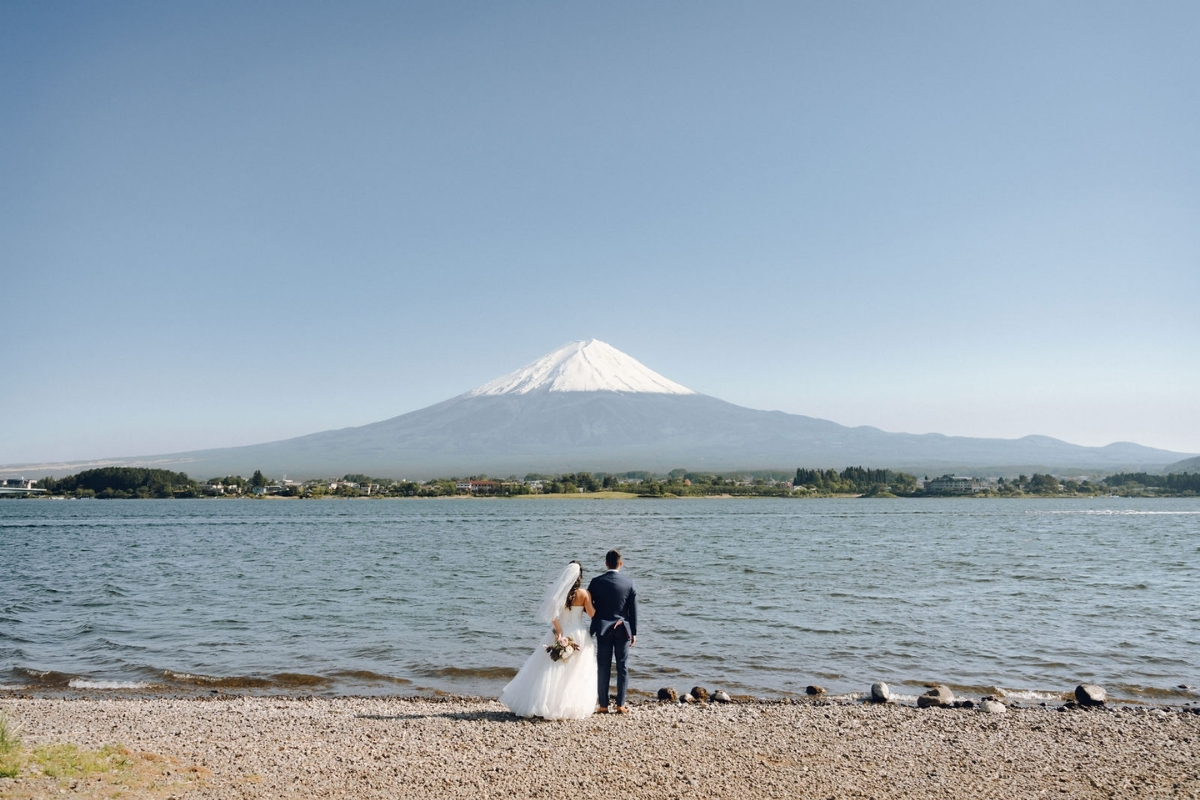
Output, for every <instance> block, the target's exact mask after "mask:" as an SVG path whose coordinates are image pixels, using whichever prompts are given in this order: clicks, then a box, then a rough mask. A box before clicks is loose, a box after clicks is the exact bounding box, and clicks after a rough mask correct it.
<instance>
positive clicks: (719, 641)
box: [0, 498, 1200, 702]
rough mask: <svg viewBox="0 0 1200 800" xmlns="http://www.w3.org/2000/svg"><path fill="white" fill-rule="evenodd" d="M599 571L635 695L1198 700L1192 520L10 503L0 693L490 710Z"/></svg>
mask: <svg viewBox="0 0 1200 800" xmlns="http://www.w3.org/2000/svg"><path fill="white" fill-rule="evenodd" d="M614 546H615V547H618V548H620V549H621V550H622V551H623V553H624V555H625V563H626V566H625V572H626V574H628V575H629V576H630V577H631V578H632V579H633V580H634V582H635V584H636V585H637V588H638V596H639V600H640V606H639V608H640V628H641V630H640V632H639V637H638V643H637V647H636V648H635V649H634V651H633V657H632V684H633V687H634V688H635V689H637V690H640V691H645V692H651V693H652V692H654V691H655V690H657V689H658V687H660V686H666V685H670V686H674V687H676V688H677V689H679V690H680V691H681V692H682V691H684V690H686V689H688V688H690V687H691V686H693V685H694V684H697V683H699V684H702V685H705V686H708V687H714V688H715V687H723V688H726V689H727V690H729V691H730V692H731V693H734V694H746V695H755V696H765V697H778V696H787V695H790V694H796V693H803V691H804V688H805V686H806V685H807V684H810V683H817V684H820V685H822V686H824V687H826V688H827V689H828V690H830V691H831V692H835V693H841V692H853V691H862V690H864V689H866V688H867V687H868V686H869V685H870V684H871V682H873V681H876V680H884V681H887V682H888V683H889V684H891V685H892V686H893V689H894V690H896V689H898V690H899V691H900V692H901V693H907V694H916V693H919V692H920V691H922V690H923V689H921V686H922V685H923V684H925V683H928V682H934V681H936V682H942V683H947V684H949V685H950V686H951V687H952V688H957V689H958V690H959V691H961V692H973V693H977V694H978V693H985V692H991V691H994V690H997V689H1000V690H1004V691H1005V692H1007V693H1009V694H1016V695H1018V696H1025V697H1033V698H1037V697H1039V696H1043V695H1044V696H1045V699H1052V698H1055V697H1057V696H1058V694H1060V693H1061V692H1063V691H1067V690H1070V689H1072V688H1073V687H1074V686H1075V685H1076V684H1078V683H1080V682H1083V681H1088V682H1094V683H1099V684H1101V685H1103V686H1105V687H1106V688H1107V689H1108V691H1109V693H1110V695H1112V696H1115V697H1119V698H1128V699H1140V700H1147V701H1153V702H1184V701H1191V700H1194V699H1196V694H1195V690H1191V689H1187V688H1179V687H1180V685H1185V686H1196V685H1198V684H1200V667H1198V666H1197V665H1198V663H1200V657H1198V656H1200V569H1198V567H1200V500H1189V499H1179V500H1172V499H1158V500H1136V499H1117V498H1095V499H1072V500H969V499H962V500H951V499H925V500H766V499H756V500H729V499H714V500H630V501H615V500H586V499H514V500H366V501H364V500H359V501H354V500H340V501H339V500H330V501H252V500H232V501H230V500H162V501H156V500H140V501H139V500H129V501H121V500H114V501H49V500H18V501H5V502H0V687H4V688H6V689H10V690H12V689H21V690H26V691H28V690H36V691H43V692H56V691H72V690H74V691H79V690H88V691H105V690H118V689H121V688H142V689H145V690H149V691H165V692H209V691H211V690H212V689H213V688H218V689H221V690H225V691H229V690H236V691H251V692H303V693H306V694H307V693H316V694H365V693H396V694H414V693H434V692H449V693H455V694H478V695H488V696H495V695H497V694H499V691H500V689H501V688H502V687H503V685H504V684H505V683H506V682H507V680H508V679H509V677H511V675H513V674H514V673H515V670H516V668H517V667H518V666H520V664H521V663H522V662H523V661H524V659H525V658H526V657H527V656H528V654H529V653H530V652H531V649H532V648H533V647H534V645H535V642H536V641H537V639H538V638H539V637H540V635H541V633H542V629H541V628H540V627H539V625H538V624H537V623H536V622H535V620H534V610H535V608H536V606H537V603H538V601H539V600H540V598H541V595H542V592H543V590H544V588H545V586H546V585H547V584H548V582H549V581H550V580H551V579H552V578H553V576H555V575H556V574H557V573H558V572H559V570H561V568H562V567H563V566H564V565H565V563H566V562H567V561H569V560H571V559H578V560H580V561H581V562H583V564H584V565H585V575H588V576H590V575H593V574H596V573H598V572H599V571H601V570H602V567H603V563H602V562H603V555H604V552H605V551H606V550H607V549H608V548H610V547H614Z"/></svg>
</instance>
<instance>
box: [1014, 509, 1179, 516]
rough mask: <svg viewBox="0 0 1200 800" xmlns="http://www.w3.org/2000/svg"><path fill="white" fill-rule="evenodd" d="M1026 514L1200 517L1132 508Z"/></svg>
mask: <svg viewBox="0 0 1200 800" xmlns="http://www.w3.org/2000/svg"><path fill="white" fill-rule="evenodd" d="M1025 513H1026V514H1029V515H1030V516H1035V517H1041V516H1046V517H1065V516H1081V517H1194V516H1200V511H1137V510H1134V509H1131V508H1093V509H1082V508H1081V509H1075V510H1071V511H1062V510H1058V511H1051V510H1044V511H1026V512H1025Z"/></svg>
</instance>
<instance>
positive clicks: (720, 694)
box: [712, 689, 733, 703]
mask: <svg viewBox="0 0 1200 800" xmlns="http://www.w3.org/2000/svg"><path fill="white" fill-rule="evenodd" d="M712 699H713V702H716V703H729V702H732V701H733V698H732V697H730V696H729V692H726V691H724V690H723V689H718V690H717V691H715V692H713V696H712Z"/></svg>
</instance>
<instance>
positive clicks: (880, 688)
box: [869, 681, 892, 703]
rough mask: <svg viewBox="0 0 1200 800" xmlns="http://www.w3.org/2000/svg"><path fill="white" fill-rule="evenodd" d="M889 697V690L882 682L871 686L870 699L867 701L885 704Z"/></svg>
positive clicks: (890, 694) (890, 693)
mask: <svg viewBox="0 0 1200 800" xmlns="http://www.w3.org/2000/svg"><path fill="white" fill-rule="evenodd" d="M891 696H892V692H891V690H890V689H888V685H887V684H886V683H884V682H883V681H880V682H879V683H872V684H871V697H870V698H869V699H870V701H871V702H872V703H886V702H887V701H888V700H889V699H890V698H891Z"/></svg>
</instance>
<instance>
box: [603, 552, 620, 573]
mask: <svg viewBox="0 0 1200 800" xmlns="http://www.w3.org/2000/svg"><path fill="white" fill-rule="evenodd" d="M604 563H605V564H606V565H607V566H608V568H609V569H616V568H617V565H618V564H620V563H621V554H620V553H619V552H617V551H616V550H609V551H608V552H607V553H605V554H604Z"/></svg>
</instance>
